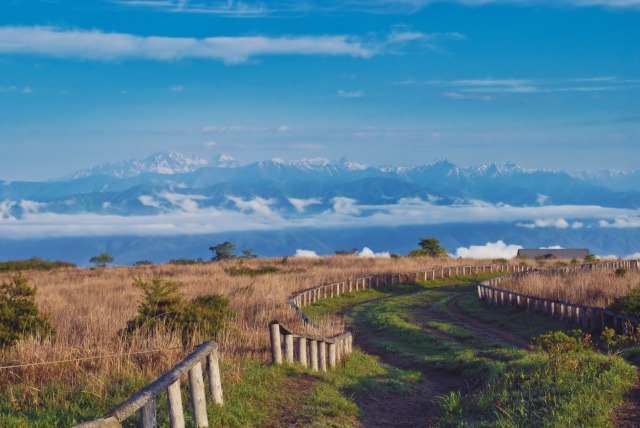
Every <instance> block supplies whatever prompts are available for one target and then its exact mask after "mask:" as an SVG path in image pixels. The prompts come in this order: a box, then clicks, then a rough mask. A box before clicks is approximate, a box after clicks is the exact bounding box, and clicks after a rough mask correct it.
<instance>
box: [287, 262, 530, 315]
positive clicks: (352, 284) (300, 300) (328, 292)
mask: <svg viewBox="0 0 640 428" xmlns="http://www.w3.org/2000/svg"><path fill="white" fill-rule="evenodd" d="M533 269H534V268H532V267H529V266H516V265H506V264H491V265H482V266H457V267H443V268H437V269H430V270H426V271H419V272H409V273H394V274H390V273H386V274H380V275H371V276H365V277H360V278H355V279H348V280H345V281H341V282H335V283H333V284H325V285H319V286H317V287H313V288H309V289H307V290H303V291H301V292H299V293H296V294H294V295H293V296H291V298H289V304H290V305H291V306H292V307H293V308H294V310H295V311H296V312H297V313H298V314H299V315H300V316H302V317H303V319H305V321H308V320H306V317H304V315H303V314H302V311H301V309H302V308H303V307H304V306H307V305H311V304H313V303H315V302H317V301H318V300H320V299H327V298H333V297H339V296H341V295H342V294H345V293H351V292H354V291H361V290H367V289H370V288H377V287H380V286H385V285H393V284H403V283H407V282H411V281H428V280H434V279H437V278H450V277H453V276H459V275H475V274H478V273H486V272H490V273H494V272H504V273H514V272H527V271H530V270H533Z"/></svg>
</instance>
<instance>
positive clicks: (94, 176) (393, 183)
mask: <svg viewBox="0 0 640 428" xmlns="http://www.w3.org/2000/svg"><path fill="white" fill-rule="evenodd" d="M563 207H564V208H563ZM566 207H571V208H570V209H569V208H566ZM580 207H584V208H580ZM639 208H640V171H626V172H616V171H595V172H594V171H575V172H571V171H561V170H533V169H527V168H523V167H521V166H519V165H516V164H514V163H506V164H498V163H493V164H486V165H480V166H474V167H460V166H457V165H455V164H454V163H451V162H449V161H447V160H444V159H437V160H435V161H433V162H431V163H429V164H426V165H422V166H415V167H398V166H366V165H364V164H361V163H358V162H354V161H350V160H347V159H344V158H343V159H339V160H336V161H329V160H327V159H323V158H318V159H304V160H296V161H285V160H282V159H272V160H267V161H261V162H255V163H251V164H248V165H243V166H241V165H239V164H238V163H237V162H236V161H235V160H234V159H233V158H231V157H229V156H220V157H217V158H215V159H213V160H205V159H202V158H198V157H196V156H184V155H182V154H179V153H174V152H166V153H158V154H155V155H153V156H150V157H148V158H146V159H142V160H127V161H123V162H117V163H109V164H103V165H97V166H94V167H91V168H88V169H84V170H81V171H77V172H75V173H72V174H69V175H67V176H65V177H63V178H60V179H52V180H49V181H42V182H6V181H0V232H2V234H0V236H2V235H4V237H5V238H6V239H10V240H12V241H11V242H13V243H14V244H15V243H16V242H18V241H24V240H25V239H29V240H31V242H36V241H37V240H42V239H53V238H55V239H65V238H72V237H73V238H75V239H77V238H82V239H92V238H93V237H95V236H94V235H93V234H92V229H91V228H90V227H85V228H83V224H84V223H83V222H84V221H86V218H87V216H89V215H91V216H93V217H91V218H92V222H95V223H97V224H98V225H100V223H101V220H102V219H104V221H105V222H107V220H109V221H111V220H112V219H113V218H117V219H118V221H119V222H121V223H122V224H126V222H127V220H126V219H127V218H134V217H135V218H137V219H138V220H139V219H140V218H142V219H145V218H147V219H158V218H162V219H166V218H167V217H168V216H169V215H171V216H176V215H183V217H181V218H184V217H185V216H189V215H191V216H195V215H202V214H206V215H208V216H210V218H221V216H222V217H224V215H233V216H235V217H233V218H236V219H237V221H236V222H234V223H233V225H232V226H229V227H230V228H229V232H234V233H247V234H248V235H246V236H245V237H243V238H242V239H243V240H246V241H247V242H249V243H250V242H251V238H250V237H251V233H253V234H254V236H257V235H255V234H256V233H257V230H260V231H262V232H264V231H265V230H268V229H270V228H273V230H281V231H283V232H282V233H281V234H282V235H284V234H285V233H284V230H289V229H293V228H294V227H302V228H303V229H304V230H308V229H309V225H311V229H314V230H321V229H324V230H328V229H335V228H338V229H339V228H344V227H349V228H351V229H358V230H363V232H362V233H363V236H366V231H365V229H367V228H371V227H378V228H380V227H382V228H387V229H388V228H392V227H401V226H412V227H413V226H416V225H420V224H425V225H432V226H433V225H436V224H437V225H444V224H454V223H464V224H469V223H477V225H478V228H480V229H481V228H482V227H486V225H487V224H488V223H492V224H493V225H494V226H495V224H496V223H500V222H503V223H504V224H508V225H509V227H510V228H511V227H516V226H518V227H517V229H516V230H518V231H520V232H521V233H522V235H523V236H525V235H526V234H527V233H529V232H528V229H534V228H536V229H541V228H546V229H547V235H550V234H554V236H557V234H558V233H559V232H564V234H565V235H564V236H565V238H566V236H567V235H568V234H569V233H571V234H573V235H572V238H571V243H572V244H573V243H576V244H581V245H582V246H587V247H588V246H589V245H588V244H589V242H586V241H585V239H586V238H585V239H579V238H577V236H576V234H580V233H582V234H583V235H584V236H587V235H588V236H589V239H590V240H592V241H593V240H594V239H597V240H599V242H604V241H606V239H604V238H603V239H601V238H594V237H593V236H594V233H595V232H598V233H601V234H604V235H603V236H607V234H611V233H613V229H620V227H617V226H616V225H620V224H623V225H627V226H629V225H630V226H629V227H628V228H627V227H625V228H626V229H627V230H626V231H627V233H631V235H633V234H635V233H637V230H638V227H640V226H634V225H635V224H636V223H634V222H635V221H637V217H638V214H637V213H638V209H639ZM464 210H466V211H464ZM487 211H491V213H492V214H491V215H489V214H487ZM234 213H235V214H234ZM462 213H470V214H469V215H470V216H477V218H467V217H465V216H464V215H462ZM503 213H508V215H506V214H503ZM605 214H606V215H605ZM450 215H453V217H452V218H448V216H450ZM216 216H217V217H216ZM383 216H386V217H385V218H388V220H385V221H386V223H384V224H383V223H382V222H381V221H380V218H381V217H383ZM392 216H395V217H393V218H396V219H397V222H396V223H395V224H394V222H393V221H392V220H391V219H392ZM421 216H422V217H421ZM456 216H457V217H456ZM225 218H226V217H225ZM421 218H423V220H424V221H422V220H421ZM52 219H54V220H52ZM61 219H64V221H65V223H64V225H65V227H67V228H68V227H69V224H68V223H72V222H73V221H74V219H75V221H77V229H74V232H73V233H71V232H69V233H67V234H65V233H63V232H61V231H60V228H56V227H55V224H56V221H58V222H61V221H62V220H61ZM163 221H164V220H163ZM181 221H182V220H181ZM421 221H422V223H421ZM621 221H626V222H627V223H620V222H621ZM165 222H166V221H165ZM219 223H220V227H219V228H218V229H215V230H214V229H206V228H203V229H202V231H194V230H193V229H189V230H182V229H180V227H182V226H180V227H178V226H176V225H175V224H173V225H170V226H171V227H174V230H173V232H171V233H167V232H166V230H165V231H162V233H160V236H161V235H163V234H165V235H170V236H171V237H172V239H173V238H174V237H176V236H178V235H181V234H183V235H194V234H207V233H208V234H217V235H220V236H222V235H224V232H225V230H224V227H225V226H224V225H226V224H229V225H231V224H232V223H231V222H229V221H227V222H226V223H225V222H224V221H221V220H220V222H219ZM247 223H251V224H252V225H251V226H247ZM288 223H291V224H290V225H289V224H288ZM52 224H53V226H51V225H52ZM163 224H164V223H163ZM181 224H182V223H181ZM47 225H49V226H51V229H47ZM165 226H166V225H165ZM170 226H166V227H170ZM38 228H39V229H38ZM81 229H84V232H83V231H82V230H81ZM205 229H206V230H205ZM577 229H581V230H577ZM587 229H589V230H587ZM36 230H41V234H40V235H38V234H36V233H35V231H36ZM65 230H66V229H65ZM69 230H70V229H69ZM158 230H160V229H158ZM181 230H182V231H181ZM491 230H492V233H491V234H489V235H487V236H486V238H487V239H501V236H500V234H499V228H498V229H496V228H495V227H492V228H491ZM510 230H511V229H510ZM540 232H541V231H540V230H538V231H537V234H538V235H539V234H540ZM587 232H588V234H587ZM121 233H122V234H124V235H131V236H132V237H133V236H137V232H136V231H135V230H133V229H131V230H130V229H126V228H123V229H122V232H121ZM616 233H617V232H616ZM115 234H117V230H116V231H112V232H109V233H106V232H100V233H99V236H101V237H102V238H104V236H107V235H110V236H111V235H115ZM142 235H144V236H147V237H148V236H150V235H152V233H150V232H148V231H147V232H145V233H143V234H142ZM243 236H244V235H243ZM598 236H600V235H598ZM245 238H246V239H245ZM2 239H3V238H0V240H2ZM443 239H444V240H445V241H446V238H443ZM556 239H559V240H560V241H562V239H563V238H562V237H558V238H556ZM103 240H104V239H103ZM414 240H417V238H415V239H414ZM131 241H133V240H131ZM458 241H460V240H457V241H456V242H458ZM524 241H526V239H525V238H523V242H524ZM539 241H544V239H543V238H539ZM611 241H612V242H614V240H611ZM7 242H9V241H7ZM125 242H126V240H125ZM616 242H618V241H616ZM624 242H625V243H624V244H616V245H613V244H612V245H611V246H609V247H607V246H606V245H604V246H602V247H601V251H607V252H608V253H609V254H618V255H624V254H630V253H633V252H634V251H638V249H637V248H634V247H633V243H632V242H631V243H630V242H628V241H627V240H625V241H624ZM556 243H558V242H556ZM412 244H413V243H412ZM463 244H464V245H471V244H473V243H471V242H468V243H463ZM531 244H532V245H536V243H535V240H534V241H533V242H531ZM21 245H23V243H21ZM122 245H125V246H126V244H122ZM406 245H407V244H406V243H404V242H403V243H402V244H401V245H399V244H398V243H394V242H389V243H388V245H387V248H385V249H387V250H392V251H393V250H394V249H397V248H404V247H406ZM27 247H28V246H27ZM274 248H275V247H274ZM274 248H271V249H269V248H265V249H262V251H263V252H265V253H269V254H272V253H273V252H274ZM277 248H278V251H286V250H288V251H294V250H295V248H288V247H287V245H286V243H284V244H282V245H279V246H278V247H277ZM350 248H351V247H350ZM25 251H26V250H25ZM176 251H180V250H179V249H177V250H176ZM9 252H10V250H7V251H4V252H2V251H0V257H8V256H7V254H8V253H9ZM9 257H10V256H9ZM132 257H133V256H132ZM140 258H149V257H142V256H141V257H140Z"/></svg>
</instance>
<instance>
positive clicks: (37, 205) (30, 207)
mask: <svg viewBox="0 0 640 428" xmlns="http://www.w3.org/2000/svg"><path fill="white" fill-rule="evenodd" d="M19 205H20V208H22V210H23V211H24V212H26V213H37V212H38V211H39V210H40V209H41V208H44V207H46V206H47V204H46V203H45V202H36V201H29V200H26V199H23V200H21V201H20V203H19Z"/></svg>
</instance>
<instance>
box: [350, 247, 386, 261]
mask: <svg viewBox="0 0 640 428" xmlns="http://www.w3.org/2000/svg"><path fill="white" fill-rule="evenodd" d="M358 257H361V258H363V259H366V258H382V259H388V258H390V257H391V254H390V253H389V252H383V253H374V252H373V251H372V250H371V249H369V247H364V248H363V249H362V251H360V252H359V253H358Z"/></svg>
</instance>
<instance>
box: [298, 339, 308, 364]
mask: <svg viewBox="0 0 640 428" xmlns="http://www.w3.org/2000/svg"><path fill="white" fill-rule="evenodd" d="M298 358H299V360H300V364H302V365H303V366H304V367H307V338H306V337H300V338H298Z"/></svg>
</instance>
